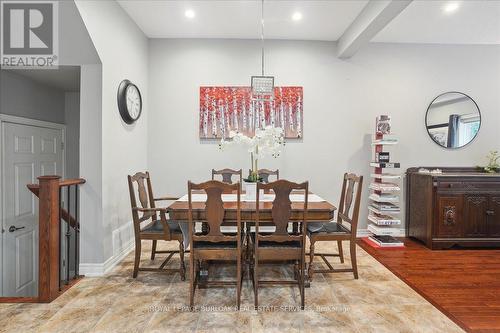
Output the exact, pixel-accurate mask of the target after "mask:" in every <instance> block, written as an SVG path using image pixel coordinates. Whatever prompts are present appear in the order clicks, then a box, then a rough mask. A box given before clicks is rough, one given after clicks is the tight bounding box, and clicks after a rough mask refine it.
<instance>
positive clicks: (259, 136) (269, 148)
mask: <svg viewBox="0 0 500 333" xmlns="http://www.w3.org/2000/svg"><path fill="white" fill-rule="evenodd" d="M229 139H231V140H225V139H221V141H220V143H219V149H220V150H225V149H226V148H227V147H229V146H231V145H234V144H238V145H243V146H246V147H247V150H248V152H249V153H250V157H251V160H252V161H251V162H252V167H251V170H252V173H251V174H250V176H249V177H248V179H247V180H248V181H250V182H257V181H258V180H259V174H258V170H259V168H258V160H259V159H260V158H264V157H265V156H272V157H274V158H277V157H279V156H280V154H281V148H282V147H283V146H284V145H285V139H284V132H283V129H282V128H281V127H273V126H266V127H265V128H264V129H260V128H258V129H256V130H255V135H254V136H253V137H251V138H250V137H248V136H246V135H244V134H242V133H239V132H234V131H230V132H229Z"/></svg>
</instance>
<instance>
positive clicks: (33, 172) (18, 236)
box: [2, 122, 63, 297]
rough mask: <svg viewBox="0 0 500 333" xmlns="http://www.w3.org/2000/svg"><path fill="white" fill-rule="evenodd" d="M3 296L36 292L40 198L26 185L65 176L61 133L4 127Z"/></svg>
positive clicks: (20, 127)
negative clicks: (43, 176)
mask: <svg viewBox="0 0 500 333" xmlns="http://www.w3.org/2000/svg"><path fill="white" fill-rule="evenodd" d="M2 126H3V128H2V132H3V138H2V161H3V179H4V181H3V186H2V193H3V196H2V197H3V207H4V209H3V218H2V220H3V226H2V227H3V228H2V230H3V233H2V237H3V242H2V243H3V249H2V254H3V267H2V275H3V279H2V280H3V288H2V294H3V295H2V296H4V297H31V296H36V295H37V294H38V198H36V197H35V196H34V195H33V194H32V193H31V192H30V191H29V190H28V189H27V187H26V184H30V183H37V177H38V176H42V175H59V176H62V175H63V172H62V166H63V154H62V148H63V147H62V138H63V135H62V130H61V129H51V128H44V127H37V126H30V125H21V124H13V123H7V122H3V123H2Z"/></svg>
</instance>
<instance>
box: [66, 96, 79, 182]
mask: <svg viewBox="0 0 500 333" xmlns="http://www.w3.org/2000/svg"><path fill="white" fill-rule="evenodd" d="M64 124H65V125H66V133H67V135H66V178H78V177H80V167H79V163H80V92H67V93H65V94H64Z"/></svg>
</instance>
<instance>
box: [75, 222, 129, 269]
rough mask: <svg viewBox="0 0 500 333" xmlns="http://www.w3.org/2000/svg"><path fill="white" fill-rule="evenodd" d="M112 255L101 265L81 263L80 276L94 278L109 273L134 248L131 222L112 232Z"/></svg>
mask: <svg viewBox="0 0 500 333" xmlns="http://www.w3.org/2000/svg"><path fill="white" fill-rule="evenodd" d="M112 244H113V255H112V256H111V257H110V258H108V259H107V260H106V261H105V262H103V263H95V264H94V263H81V264H80V266H79V267H80V274H82V275H85V276H89V277H96V276H103V275H105V274H106V273H108V272H110V271H111V270H112V269H113V268H114V267H115V266H116V265H117V264H118V263H119V262H120V261H122V260H123V258H125V257H126V256H127V255H128V254H129V253H130V251H132V250H133V248H134V237H133V224H132V221H129V222H128V223H125V224H123V225H122V226H120V227H119V228H118V229H115V230H113V232H112Z"/></svg>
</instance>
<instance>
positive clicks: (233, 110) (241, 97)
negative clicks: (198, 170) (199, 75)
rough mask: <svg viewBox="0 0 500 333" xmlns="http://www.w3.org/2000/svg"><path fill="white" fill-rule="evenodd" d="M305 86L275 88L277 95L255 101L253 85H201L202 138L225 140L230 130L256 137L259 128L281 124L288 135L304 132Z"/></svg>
mask: <svg viewBox="0 0 500 333" xmlns="http://www.w3.org/2000/svg"><path fill="white" fill-rule="evenodd" d="M303 118H304V117H303V92H302V87H274V98H273V99H272V100H270V101H269V100H268V101H262V100H254V99H252V95H251V88H250V87H200V125H199V128H200V138H202V139H221V138H226V137H228V136H229V132H230V131H236V132H240V133H243V134H245V135H247V136H253V135H254V133H255V129H256V128H264V127H266V126H274V127H281V128H283V129H284V132H285V138H288V139H290V138H302V135H303Z"/></svg>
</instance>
